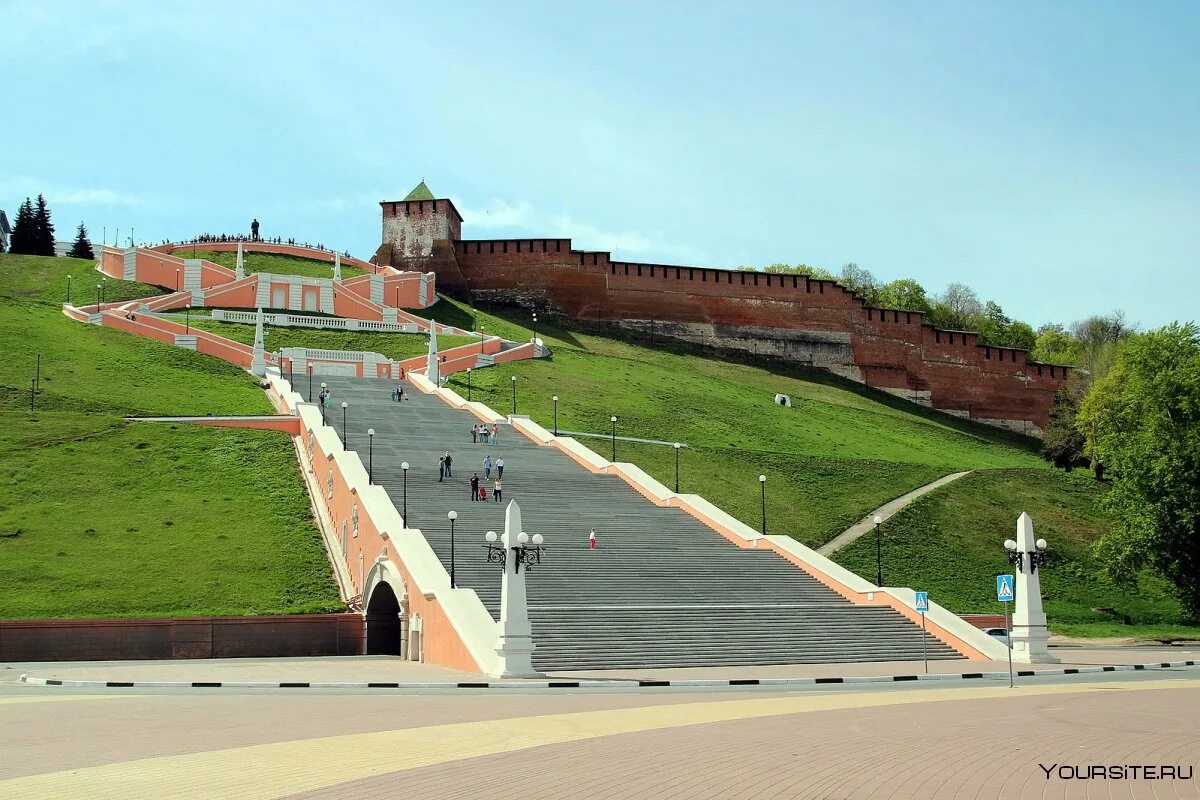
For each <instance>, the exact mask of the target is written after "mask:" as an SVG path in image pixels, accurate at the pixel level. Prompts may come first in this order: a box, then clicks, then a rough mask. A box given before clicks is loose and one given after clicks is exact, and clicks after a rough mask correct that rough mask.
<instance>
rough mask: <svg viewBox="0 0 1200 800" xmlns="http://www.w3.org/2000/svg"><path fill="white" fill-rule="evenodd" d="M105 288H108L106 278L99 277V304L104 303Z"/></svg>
mask: <svg viewBox="0 0 1200 800" xmlns="http://www.w3.org/2000/svg"><path fill="white" fill-rule="evenodd" d="M107 288H108V276H107V275H101V276H100V302H101V303H103V302H104V295H105V294H106V292H105V291H104V290H105V289H107Z"/></svg>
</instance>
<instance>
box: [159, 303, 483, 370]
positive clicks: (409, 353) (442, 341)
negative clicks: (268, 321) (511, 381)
mask: <svg viewBox="0 0 1200 800" xmlns="http://www.w3.org/2000/svg"><path fill="white" fill-rule="evenodd" d="M173 316H174V317H182V316H183V312H174V313H173ZM189 318H190V319H191V324H192V325H193V326H194V327H197V328H200V329H201V330H206V331H211V332H213V333H217V334H220V335H221V336H224V337H226V338H229V339H233V340H234V341H235V342H243V343H244V344H254V326H253V325H251V324H248V323H241V322H215V321H213V320H212V319H211V317H210V316H209V313H208V312H207V311H204V312H202V313H199V314H198V313H196V312H195V311H193V312H191V313H190V314H189ZM179 321H180V322H182V321H183V320H182V319H180V320H179ZM263 333H264V334H265V337H264V341H263V346H264V347H266V348H267V350H271V351H275V350H278V349H280V348H281V347H312V348H317V349H322V350H371V351H374V352H376V353H382V354H383V355H385V356H387V357H388V358H393V359H396V360H397V361H402V360H404V359H406V358H412V357H413V356H420V355H424V354H425V353H427V352H428V351H429V337H428V336H426V335H425V334H423V333H363V332H361V331H329V330H320V329H316V328H285V327H279V326H275V325H264V326H263ZM472 341H477V340H475V339H473V338H471V337H469V336H447V335H443V334H438V347H439V348H441V349H443V350H445V349H448V348H451V347H457V346H458V345H461V344H467V343H469V342H472Z"/></svg>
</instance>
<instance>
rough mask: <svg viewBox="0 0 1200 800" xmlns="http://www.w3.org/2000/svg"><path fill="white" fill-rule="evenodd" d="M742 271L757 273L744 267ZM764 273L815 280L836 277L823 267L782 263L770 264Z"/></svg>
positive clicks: (764, 268) (764, 269)
mask: <svg viewBox="0 0 1200 800" xmlns="http://www.w3.org/2000/svg"><path fill="white" fill-rule="evenodd" d="M741 269H746V270H749V271H751V272H757V270H756V269H755V268H754V267H742V268H741ZM762 271H763V272H770V273H774V274H781V275H807V276H808V277H810V278H812V279H813V280H823V281H831V280H834V275H833V273H832V272H830V271H829V270H827V269H822V268H821V267H814V266H810V265H809V264H797V265H795V266H791V265H790V264H782V263H776V264H768V265H767V266H765V267H763V270H762Z"/></svg>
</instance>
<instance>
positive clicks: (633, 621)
mask: <svg viewBox="0 0 1200 800" xmlns="http://www.w3.org/2000/svg"><path fill="white" fill-rule="evenodd" d="M326 381H327V382H328V384H329V387H330V390H331V391H332V393H333V397H332V400H333V402H332V405H331V409H330V410H329V411H328V412H326V413H327V414H328V415H329V423H330V424H332V425H336V426H337V430H338V433H339V435H340V434H341V433H342V409H341V403H342V401H347V402H348V403H349V409H348V413H347V420H348V422H347V426H346V429H347V433H348V440H349V441H348V445H349V447H350V449H353V450H357V451H358V453H359V455H360V456H361V457H362V459H363V463H364V464H367V463H368V461H369V460H370V458H369V455H368V441H367V439H368V437H367V433H366V432H367V429H368V428H373V429H374V430H375V438H374V456H373V474H374V480H375V482H376V483H378V484H380V485H382V486H383V487H384V488H385V489H386V490H387V492H388V494H389V495H390V496H391V498H392V500H393V501H394V502H395V504H396V507H397V508H398V509H400V508H402V507H403V493H404V488H403V475H402V471H401V469H400V464H401V462H403V461H407V462H408V463H409V467H410V468H409V472H408V513H409V519H408V524H409V526H411V527H416V528H420V529H421V531H422V533H423V534H424V536H425V538H426V539H427V540H428V541H429V543H430V545H431V546H432V547H433V550H434V552H436V553H437V555H438V557H439V558H440V559H441V561H442V563H443V564H444V565H445V566H446V569H447V570H449V569H450V567H451V536H450V523H449V520H448V519H447V516H446V514H447V512H448V511H450V510H451V509H453V510H454V511H456V512H457V513H458V519H457V521H456V523H455V537H454V539H455V542H454V549H455V557H454V570H455V578H456V581H457V584H458V585H459V586H465V587H470V588H472V589H475V591H477V592H478V593H479V596H480V599H481V600H482V601H483V603H484V605H485V606H486V607H487V609H488V611H489V612H491V614H492V616H493V617H494V618H497V617H498V614H499V603H500V570H499V568H498V567H497V565H495V564H488V563H486V561H485V551H484V547H483V543H484V533H485V532H486V531H488V530H495V531H497V532H500V531H502V530H503V527H504V503H496V502H493V500H492V496H491V488H492V486H491V482H490V481H488V482H486V483H485V485H486V486H487V488H488V499H487V501H485V502H472V501H471V500H470V487H469V481H470V478H471V475H472V474H473V473H478V475H479V477H480V479H481V480H482V479H483V476H484V472H483V466H482V462H483V459H484V456H486V455H488V454H491V456H492V458H493V460H495V459H496V458H498V457H501V456H502V457H503V458H504V464H505V466H504V479H503V486H504V493H503V496H504V501H505V502H507V501H509V500H516V501H517V502H518V503H520V505H521V511H522V516H523V524H524V525H525V530H526V531H527V532H528V533H529V534H530V535H532V534H534V533H541V534H542V535H543V536H544V537H545V539H546V545H545V546H546V551H545V553H544V554H543V557H542V564H541V565H540V566H535V567H533V568H532V570H531V571H530V572H529V573H528V574H529V577H528V584H527V585H528V594H529V604H530V617H531V620H532V623H533V636H534V642H535V644H536V645H537V650H536V651H535V653H534V656H533V661H534V666H535V667H537V668H538V669H541V670H558V671H561V670H570V669H618V668H635V667H648V668H655V667H694V666H737V665H751V664H801V663H818V662H835V661H903V660H919V659H920V658H921V651H922V642H921V630H920V628H919V627H917V626H915V625H913V624H912V623H910V622H908V621H907V620H906V619H904V618H903V617H902V616H900V615H899V614H897V613H896V612H894V611H892V610H891V609H888V608H880V607H868V606H856V605H853V604H851V603H850V602H849V601H847V600H845V599H843V598H842V597H840V596H839V595H837V594H836V593H835V592H833V591H832V590H830V589H828V588H827V587H825V586H824V585H823V584H821V583H820V582H818V581H817V580H816V579H814V578H813V577H811V576H810V575H808V574H807V573H805V572H804V571H802V570H800V569H797V568H795V567H793V566H792V565H791V564H789V563H788V562H787V561H786V560H784V559H783V558H781V557H780V556H778V555H776V554H775V553H773V552H770V551H768V550H753V549H743V548H739V547H737V546H735V545H733V544H732V543H730V542H729V541H727V540H726V539H724V538H723V537H722V536H720V535H719V534H717V533H716V532H714V531H712V530H711V529H709V528H708V527H706V526H704V525H703V524H701V523H700V522H699V521H697V520H696V519H694V518H693V517H691V516H689V515H688V514H686V513H684V512H683V511H680V510H678V509H674V508H661V507H658V506H655V505H653V504H652V503H650V502H649V501H647V500H646V499H645V498H644V497H642V495H640V494H638V493H637V492H636V491H635V490H634V489H633V488H632V487H630V486H629V485H628V484H626V483H625V482H624V481H622V480H621V479H620V478H618V477H615V476H609V475H595V474H592V473H589V472H587V471H586V470H584V469H583V468H582V467H580V466H578V465H577V464H576V463H575V462H574V461H572V460H571V459H570V458H569V457H567V456H565V455H563V454H562V453H560V452H558V451H557V450H555V449H554V448H550V447H541V446H538V445H536V444H534V443H533V442H532V441H530V440H529V439H526V438H525V437H524V436H522V435H521V434H520V433H518V432H516V431H514V430H512V429H510V428H509V427H508V426H507V425H503V424H502V425H501V426H500V435H499V437H498V442H497V443H496V444H491V445H487V444H478V443H472V441H471V426H472V425H473V424H475V422H477V419H476V417H475V416H474V415H472V414H470V413H469V412H466V411H461V410H457V409H453V408H451V407H450V406H448V405H446V404H445V403H444V402H442V401H441V400H440V399H438V398H437V397H435V396H432V395H423V394H421V393H420V392H418V391H416V390H415V389H413V388H411V387H408V388H407V389H406V394H409V395H411V398H412V399H411V400H409V401H407V402H405V403H403V404H400V403H396V402H393V401H392V400H391V399H390V397H389V392H390V390H391V388H392V387H393V385H394V384H392V383H390V382H386V381H380V380H373V379H365V378H338V377H333V376H328V377H326ZM447 450H449V451H450V452H451V454H452V456H453V459H454V466H453V471H454V477H452V478H447V479H445V481H442V482H439V481H438V458H439V456H441V455H443V454H444V453H445V452H446V451H447ZM618 455H619V454H618ZM493 475H494V472H493ZM592 527H595V529H596V535H597V541H598V545H599V546H598V547H597V549H595V550H589V549H588V531H589V530H590V529H591V528H592ZM927 646H928V652H929V657H930V658H931V659H944V658H957V657H958V655H957V654H956V653H955V652H954V651H953V650H951V649H950V648H948V647H947V646H945V645H944V644H942V643H940V642H938V641H937V640H936V639H933V638H932V637H930V638H929V639H928V640H927Z"/></svg>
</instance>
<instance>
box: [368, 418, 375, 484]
mask: <svg viewBox="0 0 1200 800" xmlns="http://www.w3.org/2000/svg"><path fill="white" fill-rule="evenodd" d="M374 477H375V429H374V428H367V483H373V482H374Z"/></svg>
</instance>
